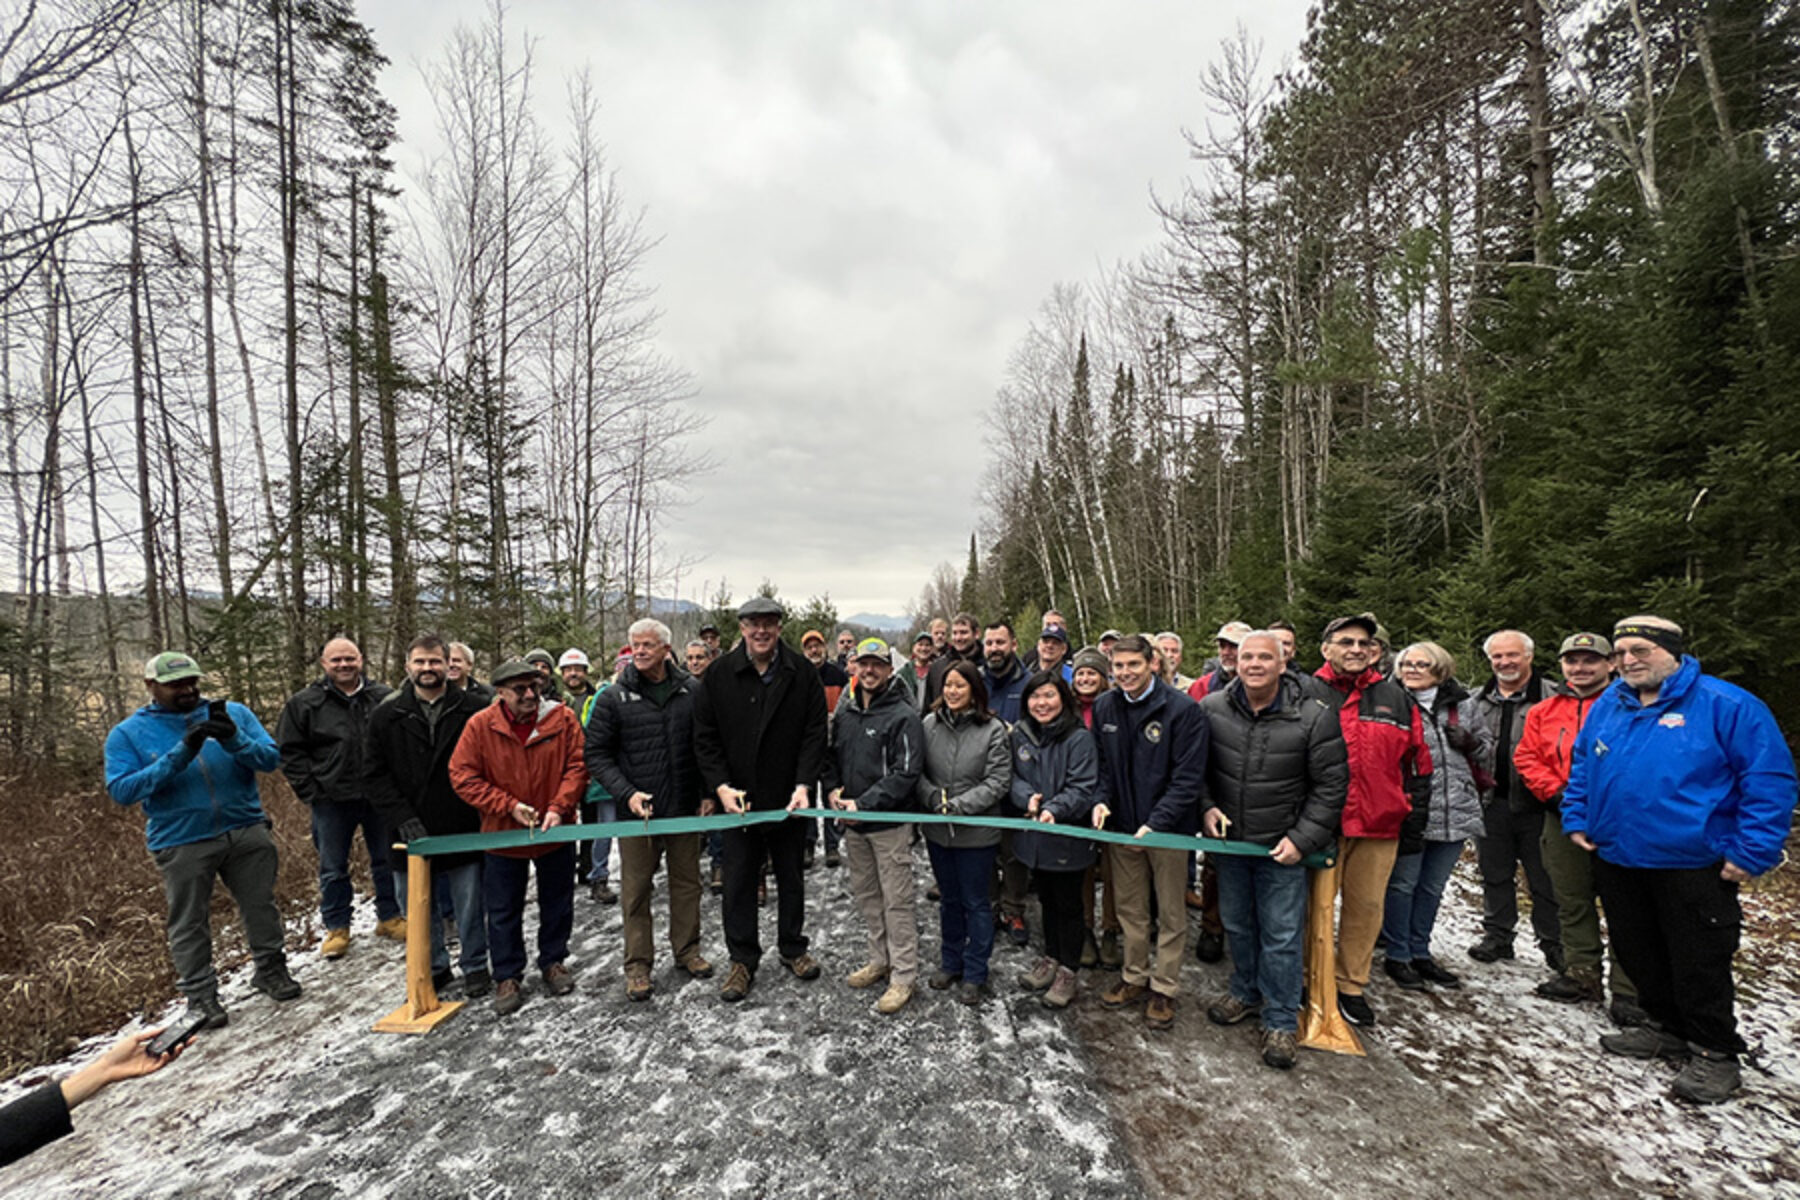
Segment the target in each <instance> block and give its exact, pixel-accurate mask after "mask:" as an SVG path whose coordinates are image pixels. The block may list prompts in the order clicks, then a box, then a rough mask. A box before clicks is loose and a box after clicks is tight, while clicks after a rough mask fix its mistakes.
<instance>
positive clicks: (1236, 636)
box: [1213, 621, 1256, 646]
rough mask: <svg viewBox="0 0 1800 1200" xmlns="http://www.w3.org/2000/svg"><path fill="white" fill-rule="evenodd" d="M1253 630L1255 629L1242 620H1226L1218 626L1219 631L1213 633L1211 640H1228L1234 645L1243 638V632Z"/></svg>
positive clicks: (1252, 631) (1251, 631)
mask: <svg viewBox="0 0 1800 1200" xmlns="http://www.w3.org/2000/svg"><path fill="white" fill-rule="evenodd" d="M1254 632H1256V631H1255V630H1253V629H1251V628H1250V626H1249V625H1247V624H1245V623H1244V622H1243V621H1227V622H1225V623H1224V624H1223V625H1221V626H1219V632H1217V633H1215V634H1213V641H1215V642H1230V643H1231V644H1232V645H1234V646H1235V645H1237V644H1238V643H1239V642H1242V641H1243V640H1244V635H1245V634H1247V633H1254Z"/></svg>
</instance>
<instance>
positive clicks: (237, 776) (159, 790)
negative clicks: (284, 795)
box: [106, 700, 281, 851]
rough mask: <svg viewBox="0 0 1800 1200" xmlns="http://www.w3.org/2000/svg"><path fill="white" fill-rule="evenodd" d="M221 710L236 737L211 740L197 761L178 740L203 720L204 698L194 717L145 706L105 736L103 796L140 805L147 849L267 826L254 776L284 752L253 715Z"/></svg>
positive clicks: (229, 706) (233, 707)
mask: <svg viewBox="0 0 1800 1200" xmlns="http://www.w3.org/2000/svg"><path fill="white" fill-rule="evenodd" d="M225 711H226V712H228V713H230V714H231V719H232V720H233V721H235V722H236V723H237V729H238V731H237V736H236V737H234V738H232V739H231V740H230V741H229V742H218V741H215V740H213V739H211V738H209V739H207V741H206V744H205V745H204V746H202V747H201V749H200V753H199V754H198V755H195V754H193V753H192V752H190V751H189V750H188V748H187V746H186V745H184V744H183V743H182V740H181V735H182V734H183V733H185V732H187V727H188V726H189V725H198V724H199V723H200V722H202V721H204V720H206V702H205V701H204V700H202V701H201V702H200V704H199V705H197V706H196V707H195V709H194V711H193V712H191V713H178V712H175V711H173V710H171V709H166V708H160V707H158V706H157V705H154V704H146V705H144V707H142V708H140V709H138V710H137V711H136V712H134V713H132V714H131V715H130V716H129V717H126V718H125V719H124V720H123V721H120V722H119V723H118V724H117V725H115V726H113V729H112V732H111V733H109V734H107V735H106V790H107V791H108V792H110V793H111V794H112V798H113V799H114V800H116V801H118V802H119V803H120V804H124V805H132V804H142V805H143V806H144V837H145V840H146V841H147V842H148V843H149V845H150V849H151V850H152V851H156V850H166V849H168V848H169V847H170V846H185V845H187V844H188V843H190V842H202V841H205V840H206V839H208V838H215V837H219V836H221V835H222V834H226V833H230V832H231V831H232V830H233V829H244V828H247V827H248V826H251V825H255V824H257V823H258V822H260V821H262V820H264V817H263V808H262V799H261V796H260V795H259V793H258V792H257V790H256V773H257V772H258V771H273V770H274V769H275V768H276V767H278V766H280V765H281V752H280V751H279V750H277V749H276V748H275V740H274V739H273V738H271V737H270V736H269V733H268V730H266V729H264V728H263V727H262V722H260V721H258V720H257V719H256V714H255V713H253V712H251V711H250V710H249V709H247V708H245V707H244V706H243V705H241V704H237V703H235V702H227V703H226V705H225Z"/></svg>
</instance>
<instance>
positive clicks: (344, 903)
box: [275, 637, 406, 958]
mask: <svg viewBox="0 0 1800 1200" xmlns="http://www.w3.org/2000/svg"><path fill="white" fill-rule="evenodd" d="M319 665H320V666H321V667H323V668H324V670H325V674H324V676H323V677H322V678H321V679H319V680H318V681H317V682H315V683H314V684H313V685H312V686H311V687H308V688H304V689H302V690H301V691H299V692H297V693H295V694H294V696H293V697H292V698H291V699H289V700H288V702H287V705H286V707H284V708H283V709H282V710H281V721H280V723H279V724H278V725H276V727H275V744H276V745H277V746H279V747H280V748H281V773H282V774H283V775H285V776H287V781H288V783H290V784H292V785H293V788H294V794H295V795H297V796H299V797H300V799H301V800H302V801H304V802H305V803H306V806H307V807H308V808H310V809H311V810H312V836H313V846H314V848H315V849H317V850H318V852H319V918H320V922H321V923H322V924H323V925H324V926H325V941H324V942H323V943H322V944H321V945H320V947H319V953H320V954H322V955H324V956H325V957H326V958H342V957H343V956H344V953H345V952H346V951H348V950H349V949H350V905H351V901H352V900H353V899H354V898H355V894H354V892H353V891H352V889H351V886H350V844H351V842H352V841H353V840H354V839H355V837H356V831H357V830H358V829H361V830H362V835H363V846H364V848H365V849H367V850H368V852H369V874H370V875H371V876H372V877H373V878H374V882H375V920H376V924H375V934H376V936H377V937H385V938H390V939H392V940H394V941H396V942H404V941H405V940H406V918H405V917H403V916H401V915H400V901H399V899H398V897H396V896H395V894H394V875H393V870H392V867H391V862H392V858H391V852H390V850H389V845H390V843H389V839H388V831H387V828H386V826H384V825H383V824H382V821H381V817H380V816H379V815H378V814H377V813H376V811H375V807H374V805H372V804H370V803H369V800H368V797H367V796H366V795H364V792H363V745H364V743H365V742H366V741H367V740H368V734H369V714H370V713H372V712H374V711H375V706H376V705H377V704H380V703H381V702H382V701H383V700H384V699H386V698H387V696H388V692H389V690H390V689H389V688H387V687H386V686H385V685H383V684H379V683H375V682H373V681H372V680H370V679H368V678H367V677H366V676H364V675H363V656H362V651H361V650H358V649H357V648H356V643H355V642H353V641H351V640H350V639H349V638H343V637H338V638H332V639H331V640H330V641H329V642H326V643H325V649H324V650H322V651H320V653H319Z"/></svg>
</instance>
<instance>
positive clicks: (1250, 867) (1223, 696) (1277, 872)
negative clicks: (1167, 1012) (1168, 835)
mask: <svg viewBox="0 0 1800 1200" xmlns="http://www.w3.org/2000/svg"><path fill="white" fill-rule="evenodd" d="M1283 659H1284V655H1283V653H1282V648H1281V640H1280V638H1278V637H1277V636H1276V635H1275V634H1273V633H1271V632H1268V631H1266V630H1259V631H1256V632H1253V633H1247V634H1245V635H1244V636H1243V640H1242V641H1241V642H1239V644H1238V660H1237V678H1236V679H1234V680H1232V681H1231V682H1230V683H1229V684H1227V685H1226V687H1225V689H1224V690H1223V691H1219V692H1213V693H1211V694H1209V695H1208V696H1207V697H1206V698H1205V699H1204V700H1202V701H1201V702H1200V711H1201V712H1202V713H1204V714H1205V715H1206V719H1207V721H1208V723H1209V724H1210V726H1211V728H1212V747H1211V749H1212V753H1211V757H1210V758H1209V759H1208V761H1207V769H1206V792H1207V801H1206V811H1205V813H1204V814H1203V815H1202V818H1201V820H1202V825H1203V827H1204V830H1205V833H1206V836H1207V837H1210V838H1220V839H1225V840H1230V841H1245V842H1251V843H1253V844H1255V845H1258V846H1267V847H1269V848H1270V853H1269V857H1267V858H1264V857H1262V856H1260V855H1244V854H1219V855H1208V856H1207V857H1208V860H1209V861H1212V862H1214V863H1215V864H1216V865H1217V867H1218V870H1219V915H1220V916H1221V918H1223V920H1224V922H1225V935H1226V937H1227V938H1228V939H1229V940H1230V943H1231V982H1230V985H1229V990H1228V991H1226V993H1225V994H1224V995H1223V996H1220V997H1219V998H1218V999H1216V1000H1214V1001H1213V1002H1212V1003H1211V1004H1209V1005H1208V1006H1207V1009H1206V1015H1207V1016H1208V1017H1209V1018H1210V1019H1211V1020H1213V1021H1214V1022H1216V1023H1218V1024H1220V1025H1234V1024H1236V1023H1237V1022H1239V1021H1242V1020H1243V1019H1244V1018H1246V1017H1248V1016H1250V1015H1251V1014H1252V1013H1254V1012H1256V1011H1257V1009H1259V1008H1260V1009H1261V1010H1262V1022H1263V1037H1262V1054H1263V1061H1264V1062H1265V1063H1267V1064H1268V1065H1269V1066H1271V1067H1276V1068H1280V1069H1284V1070H1285V1069H1286V1068H1288V1067H1291V1066H1293V1065H1294V1057H1295V1053H1294V1047H1295V1042H1294V1039H1295V1036H1296V1035H1297V1033H1298V1032H1299V1010H1300V987H1301V983H1302V975H1303V971H1304V965H1305V964H1304V956H1303V953H1302V950H1303V947H1302V934H1303V932H1304V930H1305V926H1306V868H1304V867H1302V866H1301V865H1300V860H1301V859H1302V858H1304V857H1305V856H1306V855H1308V854H1311V853H1313V852H1315V851H1318V850H1323V849H1324V848H1325V847H1327V846H1329V845H1330V844H1331V843H1332V842H1333V841H1334V840H1336V838H1337V831H1338V817H1339V814H1340V813H1342V812H1343V810H1344V797H1345V794H1346V792H1347V791H1348V789H1349V786H1350V764H1349V760H1348V758H1347V757H1346V755H1345V751H1344V733H1343V728H1342V726H1341V724H1340V723H1339V721H1338V715H1337V712H1336V711H1335V710H1334V709H1333V708H1332V707H1331V706H1329V705H1327V704H1325V703H1324V702H1323V701H1321V700H1319V699H1318V698H1317V697H1314V696H1309V695H1307V693H1306V691H1305V689H1304V688H1303V687H1302V686H1301V684H1300V681H1299V680H1297V679H1295V678H1293V677H1292V676H1290V675H1288V674H1286V673H1285V672H1284V671H1283V670H1282V664H1283Z"/></svg>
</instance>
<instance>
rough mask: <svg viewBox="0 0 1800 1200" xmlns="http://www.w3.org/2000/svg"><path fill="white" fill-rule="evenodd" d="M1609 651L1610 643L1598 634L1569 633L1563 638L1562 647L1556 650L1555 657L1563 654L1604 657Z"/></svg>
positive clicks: (1610, 651)
mask: <svg viewBox="0 0 1800 1200" xmlns="http://www.w3.org/2000/svg"><path fill="white" fill-rule="evenodd" d="M1611 653H1612V643H1611V642H1609V641H1607V640H1606V639H1605V638H1603V637H1601V636H1600V635H1599V634H1597V633H1571V634H1570V635H1569V636H1568V637H1566V638H1564V639H1563V644H1562V649H1560V650H1558V651H1557V652H1556V657H1558V658H1561V657H1562V656H1563V655H1565V654H1598V655H1599V656H1600V657H1601V658H1606V657H1607V656H1608V655H1610V654H1611Z"/></svg>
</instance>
